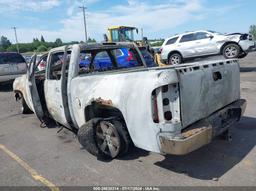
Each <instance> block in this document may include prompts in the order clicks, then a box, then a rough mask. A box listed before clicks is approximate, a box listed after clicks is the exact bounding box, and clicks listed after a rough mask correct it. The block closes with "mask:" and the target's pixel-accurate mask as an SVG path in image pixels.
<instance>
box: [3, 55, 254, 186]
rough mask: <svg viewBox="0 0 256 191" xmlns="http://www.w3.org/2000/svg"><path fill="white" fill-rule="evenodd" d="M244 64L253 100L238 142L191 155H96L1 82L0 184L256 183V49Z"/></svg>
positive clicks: (246, 91)
mask: <svg viewBox="0 0 256 191" xmlns="http://www.w3.org/2000/svg"><path fill="white" fill-rule="evenodd" d="M240 63H241V90H242V97H243V98H246V99H247V101H248V105H247V110H246V113H245V117H243V118H242V120H241V121H240V122H239V123H238V124H236V125H235V126H234V127H233V141H232V142H230V143H229V142H226V141H222V140H215V141H213V142H212V143H211V144H209V145H207V146H205V147H203V148H201V149H199V150H197V151H195V152H193V153H191V154H189V155H186V156H162V155H159V154H155V153H149V152H146V151H143V150H140V149H137V148H133V149H132V150H131V151H130V154H129V155H128V156H126V157H124V158H121V159H116V160H113V161H100V160H97V158H95V157H94V156H92V155H90V154H89V153H88V152H87V151H85V150H83V149H82V148H81V147H80V145H79V143H78V141H77V139H76V138H75V137H74V135H73V134H71V133H70V132H68V131H61V132H60V133H57V131H58V130H59V129H58V128H40V122H39V121H38V120H37V119H36V117H35V116H34V115H33V114H32V115H22V114H20V113H19V109H20V104H19V103H16V102H15V99H14V96H13V93H12V90H11V85H4V86H1V87H0V103H1V104H0V105H1V106H0V148H1V149H0V164H1V168H0V186H12V185H16V186H35V185H49V184H50V183H52V184H54V185H57V186H65V185H69V186H78V185H79V186H83V185H110V186H113V185H115V186H119V185H126V186H128V185H132V186H135V185H152V186H188V185H189V186H212V185H215V186H256V178H255V177H256V160H255V159H256V148H255V144H256V139H255V137H256V53H251V54H249V56H248V57H246V58H245V59H243V60H241V62H240ZM8 153H9V154H8ZM20 159H22V161H21V160H20ZM26 167H27V168H26ZM33 170H34V171H36V173H37V175H38V176H39V177H40V178H38V177H37V176H33V172H34V171H33ZM34 175H35V174H34ZM36 177H37V178H38V179H37V178H36ZM44 180H45V181H44ZM46 180H47V181H48V183H47V181H46Z"/></svg>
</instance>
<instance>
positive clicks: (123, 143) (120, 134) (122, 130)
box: [94, 119, 131, 159]
mask: <svg viewBox="0 0 256 191" xmlns="http://www.w3.org/2000/svg"><path fill="white" fill-rule="evenodd" d="M101 122H104V123H105V122H106V123H108V124H110V125H111V128H112V129H113V131H114V132H117V134H116V135H115V138H116V139H117V140H118V141H116V142H118V144H119V145H118V147H117V150H116V153H115V155H114V156H113V155H112V154H111V152H110V149H109V148H110V147H109V145H107V147H108V148H106V149H104V150H103V149H102V147H101V146H102V145H103V142H104V141H105V142H107V138H106V137H105V139H104V141H102V139H100V138H98V135H97V133H96V132H97V131H98V130H97V128H99V127H95V128H94V129H95V137H96V139H95V141H96V145H97V147H98V151H99V153H98V157H100V158H106V159H114V158H117V157H120V156H123V155H124V154H126V153H127V151H128V149H129V146H130V143H131V139H130V136H129V133H128V131H127V129H126V127H125V125H124V124H123V123H122V122H121V121H120V120H117V119H112V120H109V119H102V121H101Z"/></svg>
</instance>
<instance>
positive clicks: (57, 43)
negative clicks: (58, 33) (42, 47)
mask: <svg viewBox="0 0 256 191" xmlns="http://www.w3.org/2000/svg"><path fill="white" fill-rule="evenodd" d="M54 44H55V46H57V47H58V46H61V45H62V40H61V39H60V38H57V39H56V40H55V42H54Z"/></svg>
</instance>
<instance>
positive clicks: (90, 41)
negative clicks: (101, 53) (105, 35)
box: [87, 37, 96, 43]
mask: <svg viewBox="0 0 256 191" xmlns="http://www.w3.org/2000/svg"><path fill="white" fill-rule="evenodd" d="M87 42H88V43H93V42H96V40H95V39H94V38H93V39H91V38H90V37H89V38H88V40H87Z"/></svg>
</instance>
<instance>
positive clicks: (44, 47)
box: [36, 45, 47, 52]
mask: <svg viewBox="0 0 256 191" xmlns="http://www.w3.org/2000/svg"><path fill="white" fill-rule="evenodd" d="M36 51H37V52H45V51H47V47H46V46H44V45H40V46H39V47H37V49H36Z"/></svg>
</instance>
